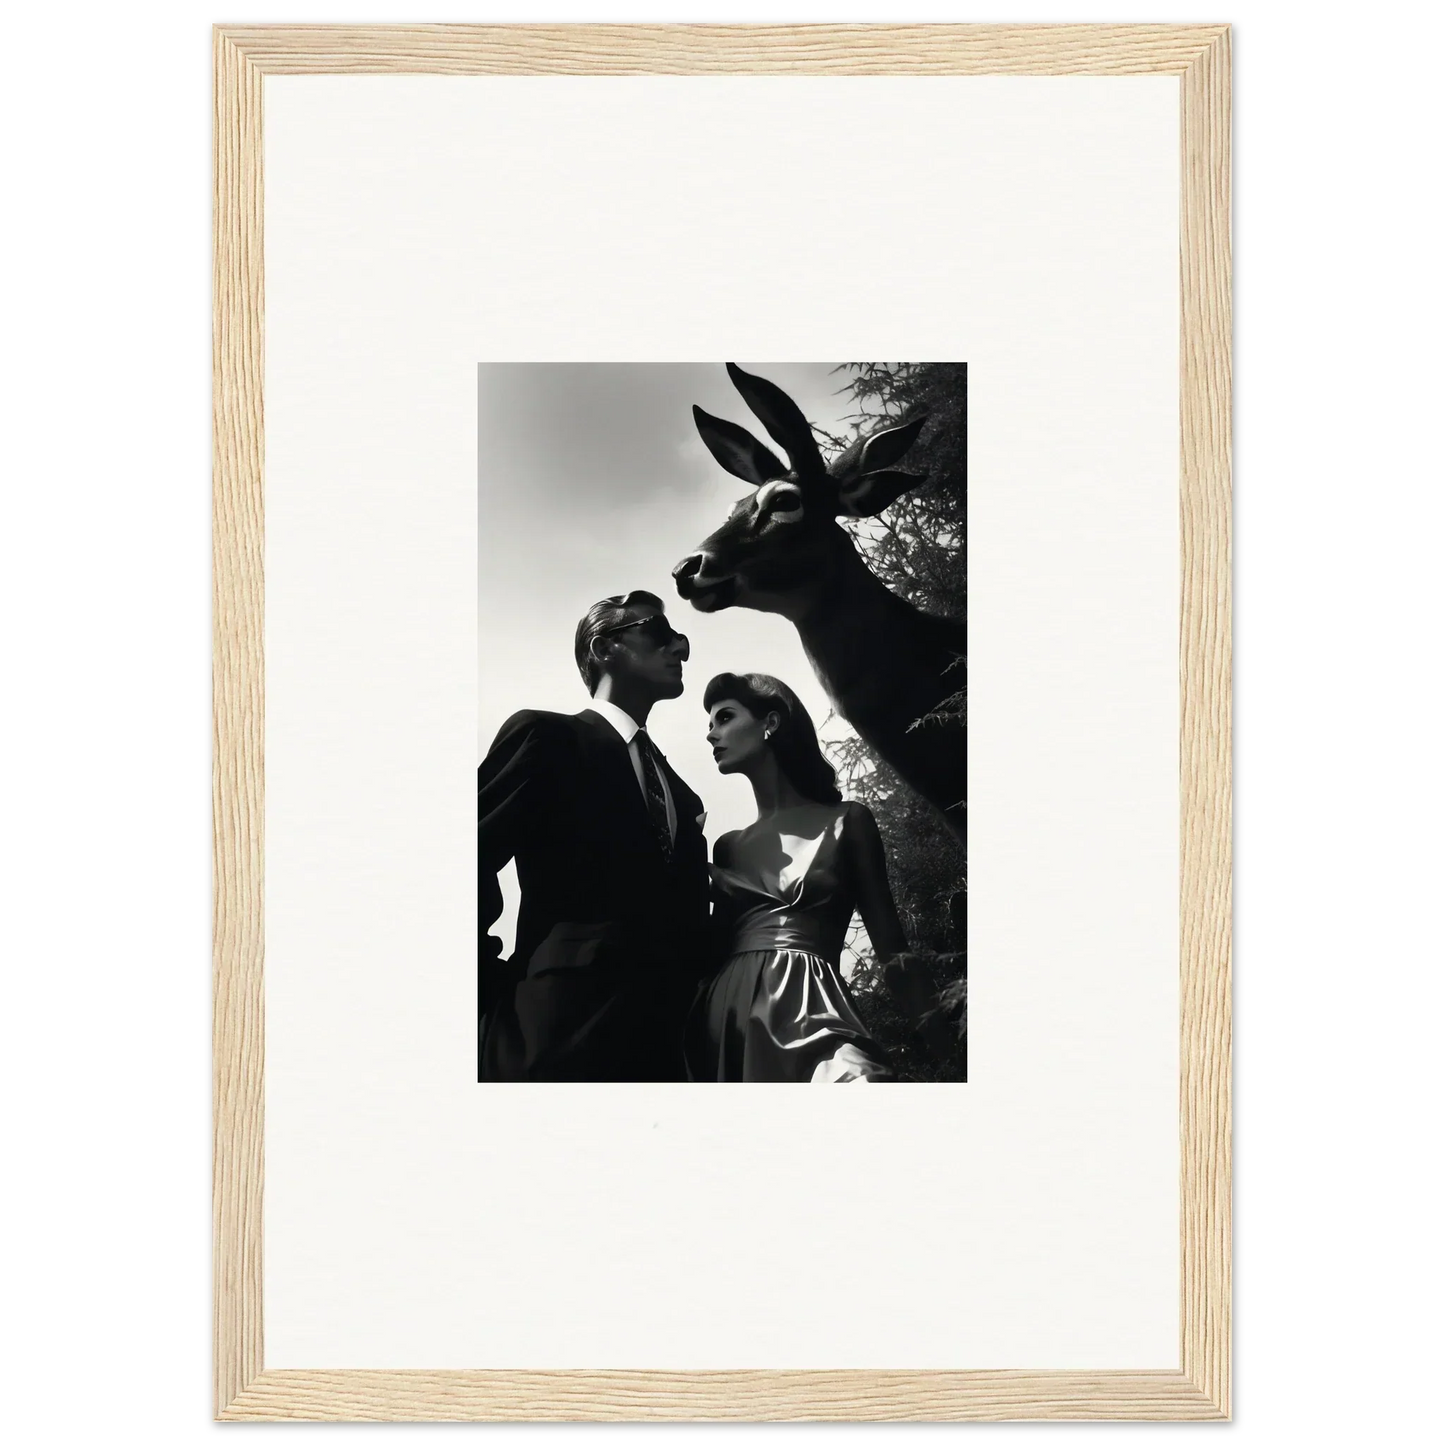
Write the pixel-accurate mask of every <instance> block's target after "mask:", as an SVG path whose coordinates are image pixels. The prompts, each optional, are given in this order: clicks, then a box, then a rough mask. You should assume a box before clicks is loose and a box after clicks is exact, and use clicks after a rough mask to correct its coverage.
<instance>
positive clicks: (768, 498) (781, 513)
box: [757, 480, 803, 522]
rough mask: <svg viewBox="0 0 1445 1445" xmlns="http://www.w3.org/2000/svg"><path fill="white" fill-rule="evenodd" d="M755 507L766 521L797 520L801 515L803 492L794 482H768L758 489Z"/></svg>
mask: <svg viewBox="0 0 1445 1445" xmlns="http://www.w3.org/2000/svg"><path fill="white" fill-rule="evenodd" d="M757 507H758V516H759V517H760V518H765V519H766V520H767V521H768V522H797V521H800V520H801V519H802V516H803V493H802V491H801V489H800V488H799V487H798V486H797V484H796V483H794V482H786V481H782V480H779V481H775V482H769V483H767V485H766V486H764V487H761V488H759V490H758V495H757Z"/></svg>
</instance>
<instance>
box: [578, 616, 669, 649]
mask: <svg viewBox="0 0 1445 1445" xmlns="http://www.w3.org/2000/svg"><path fill="white" fill-rule="evenodd" d="M630 627H635V628H636V629H637V630H638V632H640V633H641V634H642V635H643V636H644V637H645V638H646V639H647V640H648V641H649V642H651V643H653V644H654V645H655V646H657V647H666V646H667V645H668V643H670V642H672V641H673V640H674V639H676V640H677V641H678V642H680V643H682V645H683V646H684V647H687V646H688V641H687V637H686V636H685V635H684V634H683V633H681V632H678V631H676V630H675V629H674V628H673V626H672V624H671V623H670V622H669V621H668V620H667V618H665V617H664V616H663V615H662V614H661V613H660V612H654V613H653V614H652V616H651V617H639V618H638V619H637V621H636V622H622V623H619V624H618V625H617V626H616V627H604V628H603V629H602V631H601V632H600V633H599V634H598V635H599V636H600V637H610V636H611V635H612V634H613V633H614V632H626V631H627V630H628V628H630Z"/></svg>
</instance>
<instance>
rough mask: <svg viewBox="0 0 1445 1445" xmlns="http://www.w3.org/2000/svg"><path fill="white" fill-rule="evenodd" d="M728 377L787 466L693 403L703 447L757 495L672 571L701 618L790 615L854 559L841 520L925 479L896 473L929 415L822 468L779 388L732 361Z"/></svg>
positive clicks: (808, 433) (871, 510)
mask: <svg viewBox="0 0 1445 1445" xmlns="http://www.w3.org/2000/svg"><path fill="white" fill-rule="evenodd" d="M728 375H729V376H730V377H731V378H732V383H733V385H734V386H735V387H737V389H738V391H739V392H741V393H742V398H743V400H744V401H745V402H746V403H747V404H748V407H749V409H750V410H751V411H752V413H753V415H754V416H756V417H757V419H758V420H759V421H760V422H762V424H763V426H764V428H765V429H766V431H767V433H768V435H769V436H770V437H771V438H772V439H773V441H775V442H776V443H777V444H778V445H779V446H780V447H782V449H783V451H784V452H785V453H786V455H787V458H788V460H787V461H786V462H784V461H782V460H781V459H780V458H779V457H778V456H777V455H776V454H775V453H774V452H773V451H772V450H771V449H770V448H768V447H766V446H764V445H763V444H762V442H760V441H758V440H757V438H756V437H754V436H753V435H752V434H751V433H750V432H748V431H745V430H744V429H743V428H742V427H740V426H737V425H736V424H735V423H733V422H730V421H724V420H723V419H722V418H721V417H716V416H709V415H708V413H707V412H705V411H704V410H703V409H702V408H701V407H700V406H695V407H693V409H692V414H693V418H694V420H695V421H696V422H697V429H698V431H699V432H700V433H701V434H702V439H703V441H704V442H706V443H707V447H708V450H709V451H710V452H711V453H712V454H713V456H714V457H716V458H717V460H718V461H719V462H721V463H722V465H723V466H725V467H726V468H727V469H728V471H730V472H731V473H732V474H733V475H734V476H737V477H741V478H742V479H743V480H744V481H745V482H750V483H751V484H752V485H753V486H754V487H755V488H756V490H755V491H753V492H752V493H750V494H749V495H748V496H746V497H744V498H743V499H742V501H740V502H739V503H738V504H737V506H735V507H734V508H733V510H732V515H731V516H729V517H728V519H727V521H726V522H724V523H723V524H722V526H721V527H719V528H718V529H717V531H716V532H714V533H713V534H712V535H711V536H710V537H708V538H706V539H705V540H704V541H703V542H702V543H701V545H700V546H699V547H698V548H697V550H696V551H695V552H693V553H692V554H691V555H690V556H688V557H684V558H683V560H682V561H681V562H679V563H678V564H677V566H676V567H674V568H673V570H672V575H673V578H674V580H675V581H676V583H677V590H678V595H679V596H681V597H683V598H685V599H686V600H687V601H689V602H691V603H692V605H693V606H694V607H696V608H697V609H698V611H700V612H716V611H718V610H719V609H721V608H724V607H752V608H756V609H757V610H759V611H762V612H783V613H787V612H789V611H790V610H791V604H792V603H793V602H794V601H795V599H796V598H797V597H798V596H799V595H800V594H802V593H804V592H805V591H806V590H807V589H809V587H810V586H811V585H812V584H815V583H817V582H819V581H821V580H822V579H823V578H824V577H825V576H826V574H827V572H828V570H829V569H830V568H831V567H834V566H836V565H837V564H838V561H839V559H840V558H845V557H846V559H851V560H852V561H853V562H855V563H856V562H857V560H858V556H857V552H856V551H855V550H854V548H853V544H852V542H851V541H850V540H849V538H848V535H847V533H845V532H844V531H843V529H842V528H841V527H840V526H839V525H838V521H837V519H838V518H839V517H871V516H873V515H875V514H876V513H878V512H881V511H882V510H883V509H884V508H885V507H887V506H889V505H890V504H891V503H893V502H895V501H896V500H897V499H898V498H899V497H900V496H902V494H903V493H904V492H906V491H908V490H909V489H910V488H911V487H916V486H917V485H918V484H919V483H920V482H922V481H924V480H926V473H913V472H900V471H894V470H892V467H893V464H894V463H895V462H897V461H901V460H902V458H903V456H904V454H905V453H906V452H907V451H908V449H909V448H910V447H911V446H912V445H913V443H914V442H915V441H916V440H917V439H918V434H919V432H920V431H922V430H923V425H924V422H925V421H926V420H927V418H926V417H921V416H920V417H915V418H913V419H912V420H911V421H908V422H905V423H904V424H903V425H902V426H895V427H888V428H887V429H885V430H883V431H878V432H874V433H873V434H872V435H871V436H867V437H860V438H859V439H858V440H857V441H855V442H854V443H853V444H852V445H851V446H850V447H848V448H847V450H846V451H844V452H842V453H840V454H839V455H838V456H837V457H835V458H834V459H833V461H832V462H825V461H824V460H823V454H822V453H821V452H820V451H819V450H818V443H817V442H816V441H815V440H814V438H813V429H812V427H810V426H809V425H808V422H807V419H806V418H805V417H804V416H803V413H802V412H801V411H800V410H799V409H798V405H797V403H796V402H795V401H793V399H792V398H791V397H790V396H789V395H788V394H787V393H786V392H785V391H783V390H782V389H781V388H780V387H777V386H775V385H774V384H773V383H772V382H771V381H767V380H765V379H764V378H763V377H761V376H753V375H751V374H750V373H749V372H746V371H744V370H743V369H742V368H741V367H739V366H734V365H733V364H732V363H731V362H729V363H728Z"/></svg>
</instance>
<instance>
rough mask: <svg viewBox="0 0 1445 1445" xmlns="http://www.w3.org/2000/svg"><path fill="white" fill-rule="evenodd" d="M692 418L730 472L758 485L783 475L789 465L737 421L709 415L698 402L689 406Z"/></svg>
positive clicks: (703, 437) (786, 473) (709, 445)
mask: <svg viewBox="0 0 1445 1445" xmlns="http://www.w3.org/2000/svg"><path fill="white" fill-rule="evenodd" d="M692 419H693V420H694V421H695V422H696V423H697V429H698V432H699V433H700V434H701V436H702V439H703V441H704V442H706V443H707V449H708V451H710V452H711V453H712V454H713V456H714V457H716V458H717V460H718V461H719V462H720V463H721V464H722V465H723V466H725V467H726V468H727V469H728V471H730V472H731V473H732V474H733V476H735V477H741V478H742V479H743V481H745V482H751V483H752V484H753V486H755V487H760V486H762V484H763V483H764V482H770V481H772V480H773V478H774V477H785V476H787V475H788V469H787V467H786V466H784V465H783V463H782V461H781V460H779V458H777V457H775V456H774V455H773V454H772V452H770V451H769V450H768V449H767V447H765V446H764V445H763V444H762V442H760V441H759V440H758V439H757V438H756V437H755V436H754V435H753V434H752V433H751V432H748V431H744V430H743V428H742V427H740V426H738V424H737V423H736V422H731V421H724V420H723V419H722V417H720V416H710V415H709V414H708V413H707V412H705V411H704V410H703V409H702V408H701V407H700V406H695V407H693V409H692Z"/></svg>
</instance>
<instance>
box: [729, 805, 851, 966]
mask: <svg viewBox="0 0 1445 1445" xmlns="http://www.w3.org/2000/svg"><path fill="white" fill-rule="evenodd" d="M844 811H845V807H844V805H842V804H835V805H829V804H826V803H810V804H807V805H805V806H803V807H800V808H790V809H788V810H787V811H786V812H783V813H779V814H777V815H776V816H775V818H774V819H773V820H771V821H772V823H773V826H772V827H770V828H767V829H764V828H761V827H758V826H757V825H754V828H753V829H750V830H744V831H743V832H742V833H740V834H738V835H737V836H736V837H735V838H733V839H732V842H731V845H730V847H729V851H728V861H727V866H726V867H720V866H718V865H717V864H714V865H713V868H712V882H713V896H714V900H715V904H716V909H717V915H718V919H719V921H720V922H724V923H726V924H727V925H728V926H729V927H730V929H731V934H732V942H731V945H730V946H731V950H732V952H733V953H747V952H751V951H755V950H763V949H798V950H800V951H802V952H805V953H815V954H817V955H819V957H822V958H826V959H828V960H829V961H830V962H832V963H835V964H836V963H837V962H838V960H839V959H840V958H841V957H842V954H843V942H844V940H845V938H846V937H847V935H848V924H849V922H850V921H851V920H852V917H853V901H852V898H851V896H850V893H849V890H848V888H847V886H846V880H845V879H844V878H843V877H842V876H841V867H842V860H841V858H840V854H839V848H840V844H841V841H842V836H843V818H844Z"/></svg>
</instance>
